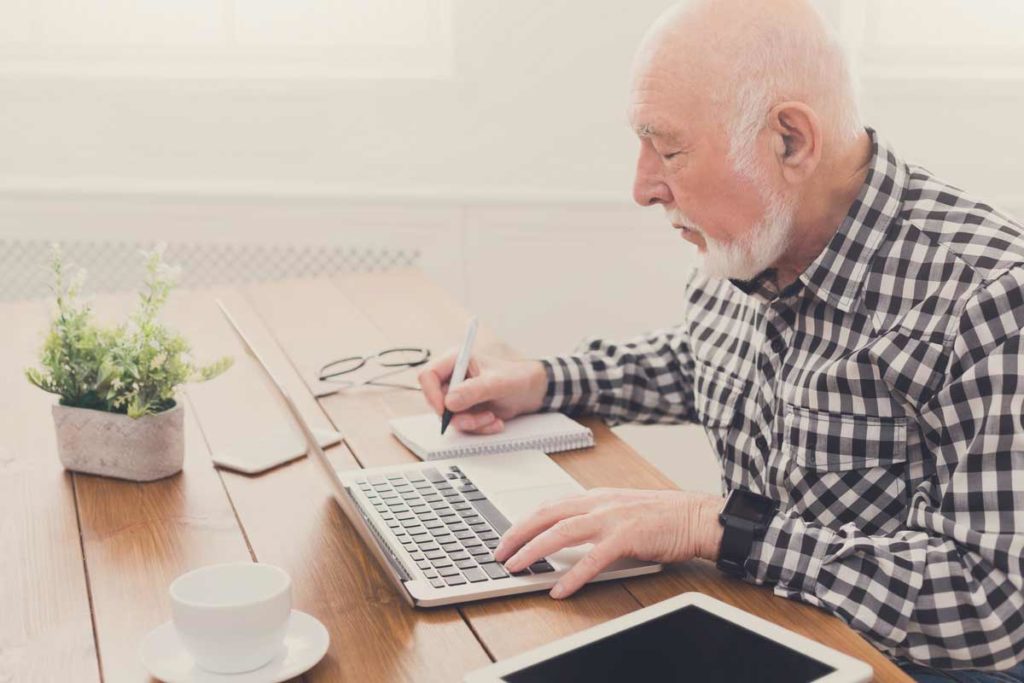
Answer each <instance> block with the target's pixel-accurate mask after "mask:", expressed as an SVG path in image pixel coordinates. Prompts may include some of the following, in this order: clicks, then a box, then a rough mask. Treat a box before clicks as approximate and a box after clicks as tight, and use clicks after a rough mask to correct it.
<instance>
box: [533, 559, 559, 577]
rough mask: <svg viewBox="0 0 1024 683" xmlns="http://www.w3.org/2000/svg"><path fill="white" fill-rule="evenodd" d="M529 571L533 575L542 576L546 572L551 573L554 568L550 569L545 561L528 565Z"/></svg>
mask: <svg viewBox="0 0 1024 683" xmlns="http://www.w3.org/2000/svg"><path fill="white" fill-rule="evenodd" d="M530 571H532V572H533V573H534V574H544V573H546V572H553V571H555V568H554V567H552V566H551V565H550V564H549V563H548V561H547V560H541V561H540V562H534V563H533V564H531V565H530Z"/></svg>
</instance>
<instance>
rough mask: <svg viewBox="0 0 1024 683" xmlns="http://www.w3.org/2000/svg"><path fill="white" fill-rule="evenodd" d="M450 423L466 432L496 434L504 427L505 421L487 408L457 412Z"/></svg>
mask: <svg viewBox="0 0 1024 683" xmlns="http://www.w3.org/2000/svg"><path fill="white" fill-rule="evenodd" d="M451 423H452V425H453V426H454V427H455V428H456V429H458V430H459V431H460V432H466V433H468V434H497V433H498V432H500V431H501V430H503V429H504V428H505V423H504V422H503V421H502V420H500V419H498V417H497V416H496V415H495V414H494V413H492V412H491V411H489V410H482V411H469V412H464V413H458V414H457V415H454V416H452V422H451Z"/></svg>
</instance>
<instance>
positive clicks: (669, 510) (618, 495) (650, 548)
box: [494, 489, 725, 598]
mask: <svg viewBox="0 0 1024 683" xmlns="http://www.w3.org/2000/svg"><path fill="white" fill-rule="evenodd" d="M724 505H725V500H724V499H722V498H719V497H718V496H714V495H710V494H706V493H693V492H688V491H641V490H636V489H592V490H590V491H587V492H586V493H584V494H582V495H579V496H572V497H570V498H564V499H562V500H559V501H556V502H553V503H549V504H547V505H544V506H543V507H541V508H540V509H539V510H537V511H536V512H534V513H533V514H532V515H530V516H529V517H527V518H525V519H523V520H521V521H520V522H518V523H516V524H515V525H513V526H512V527H511V528H510V529H509V530H508V531H506V532H505V535H504V536H502V538H501V543H499V544H498V547H497V548H496V549H495V550H494V559H495V560H497V561H498V562H504V563H505V568H506V569H507V570H508V571H510V572H517V571H520V570H521V569H525V568H526V567H529V566H530V565H531V564H533V563H534V562H537V561H539V560H541V559H543V558H544V557H547V556H548V555H551V554H552V553H554V552H557V551H559V550H561V549H563V548H570V547H573V546H578V545H582V544H584V543H592V544H593V546H594V547H593V548H591V549H590V552H588V553H587V554H586V555H584V556H583V558H581V559H580V561H579V562H577V563H576V565H575V566H574V567H573V568H572V569H570V570H569V571H568V572H566V573H565V575H564V576H563V577H562V578H561V580H559V582H558V583H557V584H555V586H554V588H552V589H551V597H553V598H564V597H567V596H569V595H572V594H573V593H575V592H576V591H577V590H579V589H580V587H582V586H583V585H584V584H585V583H587V582H588V581H590V580H591V579H592V578H594V577H595V576H597V575H598V574H600V573H601V570H603V569H604V568H605V567H607V566H608V565H610V564H611V563H612V562H614V561H616V560H618V559H620V558H624V557H632V558H636V559H638V560H646V561H649V562H666V563H667V562H683V561H685V560H689V559H691V558H693V557H700V558H703V559H706V560H711V561H712V562H714V561H715V560H717V559H718V547H719V545H721V542H722V526H721V524H720V523H719V521H718V514H719V513H720V512H721V511H722V508H723V507H724Z"/></svg>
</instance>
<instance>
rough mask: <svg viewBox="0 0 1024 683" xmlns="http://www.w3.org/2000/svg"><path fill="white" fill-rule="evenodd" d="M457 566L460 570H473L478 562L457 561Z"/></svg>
mask: <svg viewBox="0 0 1024 683" xmlns="http://www.w3.org/2000/svg"><path fill="white" fill-rule="evenodd" d="M455 566H456V567H458V568H459V569H472V568H473V567H475V566H476V562H474V561H473V560H456V561H455Z"/></svg>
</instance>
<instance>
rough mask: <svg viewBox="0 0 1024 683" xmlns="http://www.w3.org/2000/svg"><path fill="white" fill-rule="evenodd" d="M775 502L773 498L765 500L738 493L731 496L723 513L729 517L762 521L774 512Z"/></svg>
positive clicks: (751, 494) (744, 492)
mask: <svg viewBox="0 0 1024 683" xmlns="http://www.w3.org/2000/svg"><path fill="white" fill-rule="evenodd" d="M774 506H775V502H774V501H773V500H772V499H771V498H765V497H764V496H759V495H757V494H753V493H748V492H746V491H736V492H734V493H733V494H732V495H731V496H729V504H728V505H727V506H726V507H725V510H723V511H722V512H723V513H724V514H727V515H735V516H736V517H739V518H740V519H749V520H754V521H761V520H763V519H764V518H765V517H767V516H768V515H769V514H771V512H772V508H773V507H774Z"/></svg>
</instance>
